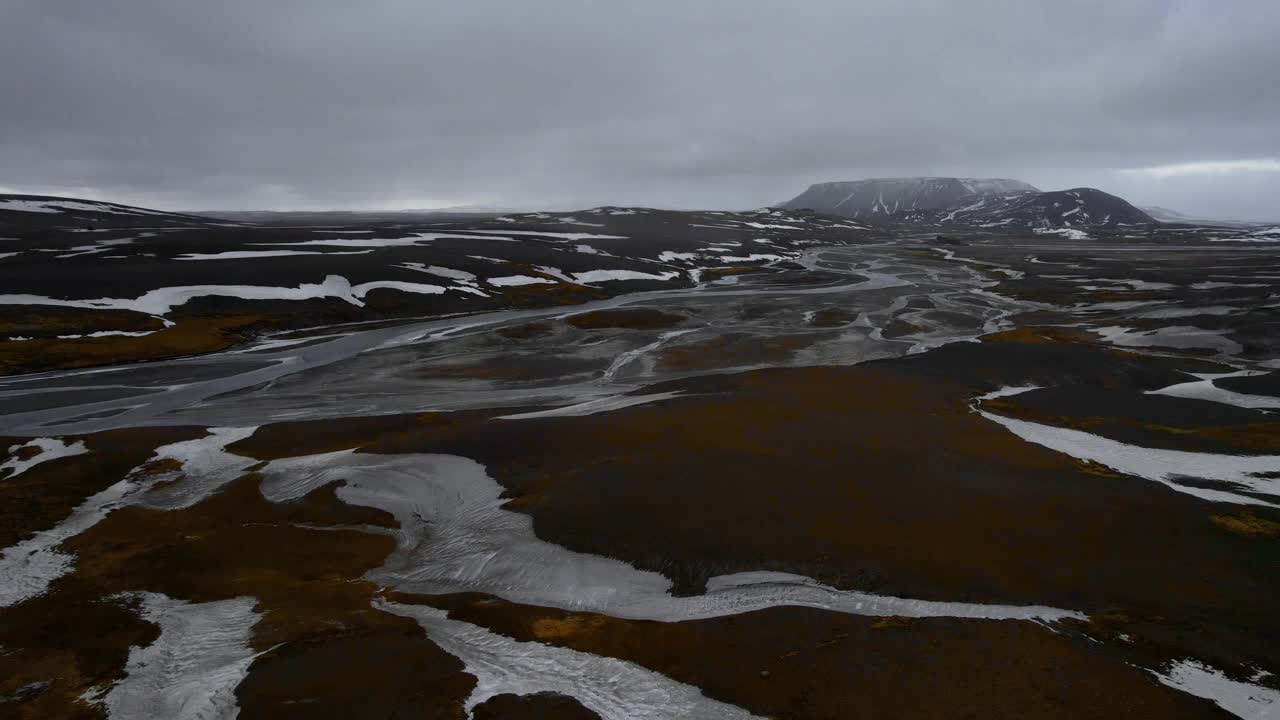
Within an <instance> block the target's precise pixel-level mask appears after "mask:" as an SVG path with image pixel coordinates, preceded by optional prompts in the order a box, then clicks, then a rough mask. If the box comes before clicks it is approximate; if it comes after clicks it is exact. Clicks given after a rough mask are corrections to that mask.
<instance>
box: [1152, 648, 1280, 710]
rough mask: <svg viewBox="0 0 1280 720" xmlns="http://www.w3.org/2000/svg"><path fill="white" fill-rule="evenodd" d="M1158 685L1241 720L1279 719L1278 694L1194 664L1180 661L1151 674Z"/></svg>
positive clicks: (1196, 663)
mask: <svg viewBox="0 0 1280 720" xmlns="http://www.w3.org/2000/svg"><path fill="white" fill-rule="evenodd" d="M1152 674H1153V675H1155V676H1156V678H1157V679H1159V680H1160V682H1162V683H1164V684H1165V685H1168V686H1169V687H1172V688H1177V689H1178V690H1181V691H1183V692H1186V693H1190V694H1192V695H1195V696H1196V697H1202V698H1205V699H1207V700H1212V701H1214V702H1215V703H1217V705H1218V707H1220V708H1222V709H1223V710H1226V711H1227V712H1229V713H1231V714H1232V715H1235V716H1236V717H1240V718H1244V719H1245V720H1268V719H1272V720H1273V719H1274V718H1277V717H1280V691H1277V690H1272V689H1271V688H1267V687H1262V686H1261V685H1253V684H1250V683H1244V682H1239V681H1237V680H1232V679H1230V678H1228V677H1227V676H1226V675H1224V674H1223V673H1222V672H1221V671H1219V670H1215V669H1214V668H1211V667H1209V666H1208V665H1204V664H1202V663H1198V662H1196V661H1194V660H1180V661H1178V662H1175V663H1173V665H1172V666H1171V667H1170V668H1169V669H1168V670H1166V671H1165V672H1155V671H1152Z"/></svg>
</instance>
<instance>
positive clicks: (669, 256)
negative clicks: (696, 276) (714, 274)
mask: <svg viewBox="0 0 1280 720" xmlns="http://www.w3.org/2000/svg"><path fill="white" fill-rule="evenodd" d="M658 259H659V260H661V261H662V262H676V261H677V260H697V259H698V253H691V252H674V251H671V250H663V251H662V252H661V253H659V254H658Z"/></svg>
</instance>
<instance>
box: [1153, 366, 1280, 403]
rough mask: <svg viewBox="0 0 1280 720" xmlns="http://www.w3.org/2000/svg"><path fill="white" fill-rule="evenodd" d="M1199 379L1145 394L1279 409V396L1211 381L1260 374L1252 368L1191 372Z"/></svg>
mask: <svg viewBox="0 0 1280 720" xmlns="http://www.w3.org/2000/svg"><path fill="white" fill-rule="evenodd" d="M1192 374H1193V375H1195V376H1196V377H1198V378H1200V379H1199V380H1192V381H1190V382H1184V383H1178V384H1177V385H1170V386H1168V387H1162V388H1160V389H1159V390H1148V391H1147V393H1146V394H1147V395H1169V396H1171V397H1180V398H1190V399H1192V400H1208V401H1210V402H1216V403H1223V404H1224V405H1235V406H1236V407H1242V408H1252V409H1262V410H1271V409H1280V397H1272V396H1269V395H1246V394H1245V393H1238V392H1234V391H1232V390H1227V389H1226V388H1221V387H1218V386H1217V385H1215V384H1213V381H1214V380H1216V379H1218V378H1228V377H1247V376H1250V375H1261V374H1262V373H1259V372H1255V371H1252V370H1242V371H1240V372H1232V373H1192Z"/></svg>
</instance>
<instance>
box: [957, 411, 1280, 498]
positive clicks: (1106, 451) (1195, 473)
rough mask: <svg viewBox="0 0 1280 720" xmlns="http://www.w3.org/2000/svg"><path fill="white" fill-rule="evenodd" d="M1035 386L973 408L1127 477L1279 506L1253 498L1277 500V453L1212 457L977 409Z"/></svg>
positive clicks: (1029, 439) (1026, 437) (1037, 440)
mask: <svg viewBox="0 0 1280 720" xmlns="http://www.w3.org/2000/svg"><path fill="white" fill-rule="evenodd" d="M1036 389H1038V388H1036V387H1034V386H1027V387H1012V388H1003V389H1001V390H997V391H995V392H992V393H988V394H986V395H983V396H981V397H979V398H977V399H976V402H975V404H974V408H975V409H976V410H977V412H979V413H981V414H982V416H983V417H985V418H987V419H988V420H991V421H992V422H995V423H999V424H1000V425H1003V426H1004V427H1005V428H1007V429H1008V430H1009V431H1010V432H1012V433H1013V434H1015V435H1017V436H1018V437H1020V438H1022V439H1023V440H1026V441H1027V442H1031V443H1035V444H1037V445H1043V446H1044V447H1047V448H1049V449H1050V450H1056V451H1057V452H1060V453H1064V454H1066V455H1070V456H1071V457H1073V458H1076V459H1078V460H1086V461H1088V462H1094V463H1098V464H1099V465H1105V466H1107V467H1109V468H1111V469H1113V470H1116V471H1118V472H1122V473H1125V474H1126V475H1133V476H1135V477H1140V478H1145V479H1147V480H1153V481H1155V482H1158V483H1161V484H1163V485H1166V486H1168V487H1169V488H1171V489H1173V490H1177V491H1178V492H1181V493H1186V494H1188V495H1194V496H1196V497H1199V498H1203V499H1205V500H1210V501H1213V502H1229V503H1237V504H1242V505H1263V506H1268V507H1280V503H1275V502H1268V501H1266V500H1263V499H1261V498H1258V497H1255V495H1269V496H1274V497H1277V498H1280V478H1276V477H1270V476H1271V475H1272V474H1274V473H1280V455H1253V456H1241V455H1216V454H1213V453H1196V452H1186V451H1183V450H1162V449H1158V448H1144V447H1138V446H1136V445H1127V444H1125V443H1122V442H1119V441H1116V440H1111V439H1109V438H1104V437H1101V436H1099V435H1093V434H1090V433H1087V432H1082V431H1080V430H1072V429H1070V428H1061V427H1053V426H1051V425H1041V424H1040V423H1034V422H1030V421H1027V420H1018V419H1015V418H1009V417H1004V416H1003V415H996V414H994V413H991V412H987V411H986V410H983V409H982V406H981V403H982V401H983V400H992V399H995V398H999V397H1008V396H1010V395H1017V394H1020V393H1024V392H1030V391H1032V390H1036ZM1180 479H1186V480H1211V481H1215V482H1216V483H1221V484H1224V485H1225V486H1226V487H1231V488H1233V489H1234V490H1238V491H1234V492H1233V491H1232V490H1223V489H1210V488H1204V487H1193V486H1192V485H1188V484H1184V483H1180V482H1178V480H1180ZM1245 493H1251V494H1245Z"/></svg>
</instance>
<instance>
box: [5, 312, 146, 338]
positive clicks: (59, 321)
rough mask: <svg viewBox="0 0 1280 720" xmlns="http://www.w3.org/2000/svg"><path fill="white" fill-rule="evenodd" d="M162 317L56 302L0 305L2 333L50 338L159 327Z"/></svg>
mask: <svg viewBox="0 0 1280 720" xmlns="http://www.w3.org/2000/svg"><path fill="white" fill-rule="evenodd" d="M163 327H164V323H163V322H161V321H160V320H158V319H156V318H154V317H152V316H150V315H147V314H145V313H140V312H134V311H132V310H90V309H87V308H69V307H58V306H55V305H3V306H0V336H12V335H18V336H22V337H35V338H48V337H54V336H57V335H82V334H86V333H92V332H102V331H111V330H115V331H129V332H137V331H142V330H159V329H161V328H163Z"/></svg>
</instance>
